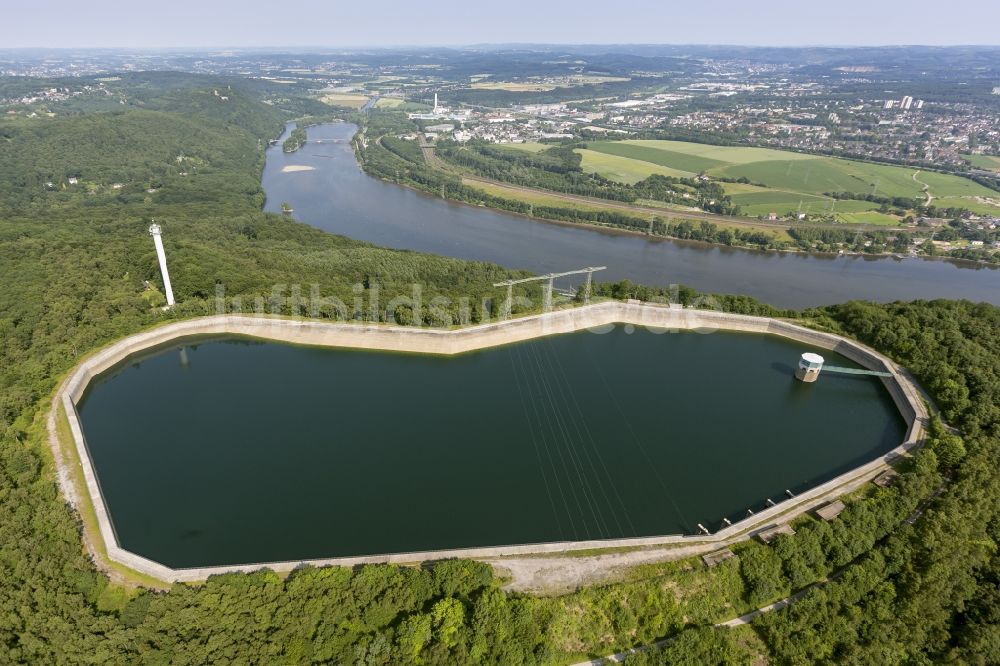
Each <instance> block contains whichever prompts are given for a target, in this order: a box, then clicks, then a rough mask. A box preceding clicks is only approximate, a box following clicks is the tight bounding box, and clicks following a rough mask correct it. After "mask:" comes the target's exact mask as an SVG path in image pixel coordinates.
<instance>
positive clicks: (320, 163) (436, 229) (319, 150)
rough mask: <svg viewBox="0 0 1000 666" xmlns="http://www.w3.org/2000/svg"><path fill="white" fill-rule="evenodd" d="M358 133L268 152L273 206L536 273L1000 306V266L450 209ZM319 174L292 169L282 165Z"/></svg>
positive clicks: (315, 137)
mask: <svg viewBox="0 0 1000 666" xmlns="http://www.w3.org/2000/svg"><path fill="white" fill-rule="evenodd" d="M356 129H357V128H356V126H355V125H352V124H349V123H332V124H326V125H320V126H317V127H311V128H309V130H308V137H309V141H308V143H306V145H305V146H304V147H303V148H302V149H300V150H299V151H298V152H296V153H292V154H286V153H284V152H282V148H281V145H280V142H279V144H278V145H275V146H272V147H271V148H270V149H269V150H268V152H267V164H266V167H265V169H264V174H263V179H262V184H263V187H264V189H265V191H266V192H267V204H266V207H265V208H266V210H268V211H272V212H280V210H281V204H282V202H285V201H287V202H289V203H291V204H292V207H293V208H294V209H295V213H294V215H295V217H296V218H297V219H299V220H301V221H302V222H305V223H307V224H310V225H313V226H315V227H318V228H320V229H323V230H326V231H329V232H332V233H336V234H343V235H345V236H349V237H351V238H355V239H359V240H365V241H369V242H372V243H375V244H377V245H381V246H385V247H392V248H401V249H408V250H418V251H421V252H432V253H437V254H443V255H448V256H452V257H459V258H462V259H475V260H482V261H492V262H496V263H499V264H502V265H504V266H507V267H510V268H523V269H527V270H530V271H534V272H537V273H545V272H552V271H565V270H573V269H576V268H582V267H585V266H595V265H602V266H607V267H608V269H607V270H606V271H604V272H602V273H600V274H599V276H598V277H599V279H601V280H618V279H625V278H627V279H630V280H633V281H635V282H642V283H646V284H651V285H667V284H671V283H680V284H686V285H689V286H691V287H694V288H696V289H699V290H701V291H709V292H719V293H735V294H746V295H749V296H753V297H755V298H758V299H760V300H762V301H765V302H767V303H771V304H773V305H777V306H781V307H796V308H799V307H808V306H815V305H827V304H831V303H840V302H843V301H847V300H851V299H867V300H873V301H881V302H888V301H894V300H914V299H921V298H922V299H931V298H951V299H957V298H967V299H969V300H972V301H988V302H990V303H994V304H998V305H1000V269H998V268H994V267H990V266H983V265H979V264H974V263H971V262H954V261H942V260H935V259H920V258H906V259H895V258H889V257H881V258H873V257H858V256H835V255H807V254H799V253H777V252H758V251H752V250H743V249H736V248H727V247H719V246H713V245H708V244H702V243H691V242H683V241H671V240H666V239H650V238H647V237H644V236H638V235H632V234H622V233H615V232H610V231H604V230H600V229H593V228H586V227H580V226H566V225H560V224H552V223H547V222H540V221H536V220H530V219H527V218H524V217H520V216H517V215H509V214H505V213H499V212H495V211H491V210H487V209H484V208H478V207H473V206H466V205H463V204H457V203H449V202H447V201H444V200H442V199H440V198H436V197H433V196H429V195H426V194H422V193H419V192H415V191H413V190H410V189H408V188H405V187H400V186H398V185H395V184H392V183H387V182H384V181H381V180H378V179H376V178H372V177H370V176H368V175H366V174H365V173H364V172H363V171H362V170H361V169H360V167H359V166H358V163H357V160H356V159H355V157H354V152H353V150H352V149H351V143H350V141H351V137H352V136H353V135H354V132H355V131H356ZM295 166H298V167H311V168H312V170H285V168H286V167H295Z"/></svg>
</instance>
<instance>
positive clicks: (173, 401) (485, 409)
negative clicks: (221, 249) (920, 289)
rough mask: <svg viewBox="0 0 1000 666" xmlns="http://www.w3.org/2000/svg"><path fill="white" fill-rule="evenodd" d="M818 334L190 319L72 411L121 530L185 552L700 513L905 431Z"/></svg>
mask: <svg viewBox="0 0 1000 666" xmlns="http://www.w3.org/2000/svg"><path fill="white" fill-rule="evenodd" d="M807 350H809V348H808V347H806V346H804V345H800V344H798V343H795V342H791V341H788V340H784V339H781V338H776V337H771V336H761V335H745V334H736V333H715V334H712V335H700V334H697V333H672V334H656V333H653V332H649V331H645V330H642V329H639V330H635V331H634V332H632V333H631V334H629V333H627V332H626V330H625V329H623V328H622V327H617V328H615V330H614V331H613V332H610V333H607V334H604V335H596V334H592V333H578V334H573V335H564V336H558V337H552V338H545V339H540V340H535V341H532V342H528V343H522V344H518V345H512V346H508V347H502V348H497V349H492V350H487V351H482V352H477V353H472V354H467V355H464V356H460V357H457V358H442V357H434V356H420V355H403V354H392V353H373V352H363V351H350V350H331V349H316V348H308V347H296V346H289V345H282V344H275V343H262V342H256V341H248V340H240V339H226V340H191V341H187V343H186V345H184V346H183V347H182V346H180V345H178V346H174V347H171V348H167V349H161V350H158V351H156V352H155V353H153V354H148V355H145V356H143V357H142V358H138V359H132V360H131V361H129V362H127V363H126V364H123V365H121V366H120V367H118V368H116V369H115V370H113V371H111V372H109V373H107V374H106V375H105V376H103V377H101V378H100V379H99V381H97V382H96V383H95V384H94V385H93V386H92V387H91V389H90V390H89V391H88V393H87V395H86V396H85V397H84V399H83V401H82V403H81V405H80V415H81V420H82V422H83V427H84V430H85V433H86V438H87V444H88V447H89V449H90V453H91V456H92V458H93V461H94V464H95V466H96V470H97V474H98V477H99V479H100V483H101V488H102V490H103V492H104V495H105V498H106V501H107V503H108V507H109V509H110V514H111V519H112V522H113V523H114V526H115V530H116V532H117V534H118V538H119V540H120V542H121V545H122V546H123V547H125V548H127V549H128V550H131V551H133V552H136V553H139V554H141V555H144V556H146V557H149V558H151V559H154V560H157V561H159V562H162V563H164V564H166V565H168V566H172V567H193V566H208V565H221V564H237V563H249V562H267V561H278V560H297V559H306V558H322V557H335V556H346V555H365V554H377V553H389V552H404V551H418V550H432V549H442V548H456V547H465V546H490V545H505V544H515V543H534V542H544V541H558V540H579V539H599V538H617V537H632V536H651V535H660V534H678V533H694V532H695V531H696V524H697V523H702V524H704V525H706V526H708V527H709V528H710V529H713V530H714V529H716V528H718V526H719V524H720V522H721V520H722V518H723V517H729V518H730V519H732V520H734V521H735V520H737V519H739V518H742V517H743V516H744V515H745V514H746V510H747V508H753V509H754V510H758V509H761V508H763V506H764V502H765V500H766V498H773V499H774V500H775V501H780V500H782V499H783V498H784V497H785V492H784V491H785V489H786V488H790V489H792V490H793V491H796V492H797V491H801V490H804V489H806V488H808V487H810V486H813V485H815V484H817V483H820V482H822V481H824V480H827V479H829V478H832V477H833V476H836V475H837V474H840V473H842V472H844V471H846V470H848V469H850V468H851V467H853V466H856V465H858V464H860V463H863V462H866V461H868V460H871V459H873V458H874V457H876V456H877V455H879V454H880V453H882V452H885V451H887V450H888V449H890V448H892V447H894V446H896V445H897V444H899V442H900V441H902V437H903V434H904V423H903V421H902V419H901V418H900V416H899V415H898V413H897V412H896V410H895V408H894V407H893V405H892V401H891V399H890V398H889V396H888V393H887V392H886V391H885V389H884V387H883V386H882V385H881V383H880V382H879V381H878V380H877V379H874V378H868V377H852V376H837V375H834V374H826V375H824V376H823V377H821V378H820V380H819V381H818V382H817V383H815V384H813V385H806V384H802V383H800V382H797V381H795V380H794V379H793V377H792V368H793V366H794V364H795V363H796V362H797V359H798V356H799V354H801V353H802V352H803V351H807ZM824 355H825V356H826V357H827V361H828V362H829V363H830V364H835V365H845V366H854V364H852V363H851V362H850V361H848V360H846V359H844V358H842V357H839V356H838V355H836V354H832V353H828V352H824Z"/></svg>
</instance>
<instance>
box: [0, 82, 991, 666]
mask: <svg viewBox="0 0 1000 666" xmlns="http://www.w3.org/2000/svg"><path fill="white" fill-rule="evenodd" d="M203 84H204V82H203V81H196V82H193V83H189V85H188V87H184V86H180V85H178V86H173V87H170V88H169V89H168V90H166V91H165V92H162V93H160V94H152V93H151V92H149V90H148V88H147V87H143V88H142V91H143V97H142V99H143V100H145V101H144V103H143V104H142V105H135V106H134V107H128V108H125V109H124V110H121V111H115V112H100V113H93V114H82V115H80V116H77V117H71V118H65V119H38V120H37V121H32V122H28V121H27V120H24V119H18V120H13V121H7V120H0V389H2V390H0V571H2V574H0V575H2V578H3V585H0V654H2V658H0V661H2V662H4V663H31V664H35V663H144V664H167V663H179V664H205V663H220V664H227V663H232V664H243V663H269V664H282V663H284V664H298V663H351V664H353V663H357V664H409V663H412V664H445V663H448V664H454V663H469V664H474V663H475V664H479V663H488V664H556V663H568V662H571V661H574V660H577V659H579V658H582V657H584V656H586V655H601V654H606V653H608V652H612V651H615V650H619V649H624V648H627V647H631V646H636V645H641V644H645V643H649V642H652V641H655V640H657V639H662V638H665V637H669V638H671V640H670V642H668V643H667V644H666V645H665V646H664V647H663V648H661V649H659V650H655V651H649V652H645V653H641V654H638V655H636V656H634V657H631V658H630V659H632V660H633V661H634V662H635V663H640V664H641V663H664V662H669V663H690V664H702V663H750V662H753V661H759V660H764V659H767V660H770V661H772V662H774V663H794V664H799V663H801V664H806V663H816V662H827V663H835V662H836V663H844V662H848V663H862V662H864V663H871V662H876V661H878V662H883V663H927V662H930V661H944V660H953V661H956V662H971V663H983V664H987V663H997V662H998V661H1000V624H998V623H1000V617H998V616H997V613H996V608H997V589H998V584H1000V560H998V559H997V553H996V542H997V538H998V536H1000V535H998V529H1000V521H998V512H997V507H998V506H1000V474H998V472H997V469H998V464H997V463H998V460H997V458H998V454H1000V360H998V359H1000V309H998V308H995V307H992V306H988V305H976V304H972V303H968V302H948V301H933V302H915V303H909V304H902V303H897V304H891V305H873V304H867V303H849V304H845V305H841V306H834V307H829V308H823V309H817V310H810V311H805V312H801V313H793V312H781V311H776V310H774V309H772V308H769V307H768V306H766V305H762V304H759V303H756V302H754V301H752V300H751V299H747V298H741V297H720V298H714V299H709V298H705V297H702V296H701V295H699V294H697V293H696V292H694V291H693V290H690V289H681V291H680V292H679V293H678V294H677V296H678V298H679V299H680V300H681V301H682V302H684V303H687V304H690V305H702V306H709V305H711V306H713V307H719V308H723V309H727V310H732V311H739V312H755V313H761V314H772V315H782V316H790V317H797V318H799V319H800V320H801V321H802V322H803V323H806V324H808V325H812V326H816V327H819V328H823V329H828V330H834V331H839V332H842V333H845V334H848V335H853V336H856V337H858V338H859V339H861V340H863V341H865V342H867V343H868V344H871V345H872V346H874V347H876V348H878V349H880V350H882V351H884V352H885V353H887V354H889V355H891V356H893V357H894V358H896V359H897V360H899V361H900V362H902V363H904V364H906V365H907V366H908V367H909V368H910V369H911V370H912V371H913V373H914V374H915V375H916V377H917V378H918V379H919V380H920V381H921V382H922V384H923V385H924V386H925V387H926V388H927V390H928V391H929V392H930V394H931V395H932V396H933V398H934V400H935V401H936V402H937V404H938V405H939V406H940V408H941V412H942V417H943V419H944V421H945V422H946V423H947V424H948V425H949V426H954V427H957V428H959V429H960V432H961V436H959V435H956V434H955V433H953V432H951V431H950V430H948V429H947V428H946V427H945V425H943V424H940V423H934V424H933V425H932V438H931V440H930V442H929V445H928V446H926V447H924V448H923V449H921V450H920V451H919V452H918V453H917V454H916V455H915V456H913V458H912V459H910V460H907V461H904V462H903V463H902V464H901V465H900V471H901V476H900V478H899V480H898V482H897V483H895V484H894V485H892V486H891V487H889V488H884V489H876V488H874V487H871V488H867V489H864V490H863V491H861V492H858V493H856V494H854V495H852V496H851V497H849V498H847V503H848V509H847V510H846V511H845V512H844V513H843V514H841V517H840V518H838V520H836V521H834V522H832V523H825V522H819V521H816V520H814V519H813V518H811V517H808V516H805V517H803V518H801V519H799V520H798V521H797V522H796V524H795V527H796V530H797V534H795V535H794V536H791V537H781V538H779V539H778V541H777V542H775V543H774V544H773V545H772V546H764V545H763V544H759V543H750V542H747V543H743V544H740V545H738V546H735V547H734V551H735V552H736V554H737V555H738V557H737V558H734V559H732V560H729V561H727V562H725V563H723V564H721V565H719V566H718V567H715V568H712V569H708V568H706V567H704V566H703V565H702V564H701V562H700V560H686V561H681V562H673V563H665V564H654V565H644V566H640V567H636V568H635V569H632V570H630V571H628V572H626V573H625V574H623V578H622V579H621V580H619V581H617V582H614V583H608V584H602V585H594V586H588V587H584V588H582V589H579V590H576V591H573V592H570V593H567V594H564V595H561V596H551V597H542V596H532V595H526V594H517V593H512V592H507V591H505V590H504V589H503V581H502V580H500V579H498V578H497V576H496V574H494V572H493V571H492V570H491V569H490V568H489V567H488V566H486V565H484V564H480V563H475V562H469V561H460V560H451V561H445V562H440V563H437V564H435V565H434V566H424V567H419V568H417V567H412V568H411V567H400V566H366V567H362V568H358V569H354V570H352V569H343V568H304V569H301V570H298V571H296V572H294V573H293V574H291V575H290V576H288V577H286V578H282V577H279V576H277V575H276V574H273V573H270V572H266V571H264V572H259V573H255V574H248V575H243V574H239V575H236V574H234V575H226V576H219V577H214V578H212V579H210V580H209V581H207V582H206V583H205V584H203V585H175V586H172V587H171V589H169V590H152V589H142V588H134V587H132V586H129V585H122V584H119V583H118V582H115V581H111V580H109V579H108V577H107V576H106V575H105V574H103V573H101V572H100V571H98V570H97V568H96V567H95V565H94V564H93V563H92V562H91V561H90V559H89V557H88V556H87V555H86V553H85V552H84V550H83V548H82V546H81V540H80V521H79V518H78V516H77V515H76V514H75V513H74V512H73V511H72V510H71V509H70V508H69V507H68V506H67V505H66V504H65V503H64V501H63V500H62V498H61V497H60V495H59V493H58V489H57V486H56V479H55V470H54V468H53V463H52V460H51V454H50V453H49V449H48V442H47V433H46V429H45V416H46V413H47V410H48V407H49V405H50V400H51V395H52V392H53V390H54V389H55V387H56V385H57V383H58V381H59V380H60V378H62V377H63V376H65V373H66V372H67V371H68V370H69V369H70V368H71V367H72V366H73V365H74V364H75V363H76V362H77V360H78V359H79V358H80V357H81V356H82V355H84V354H86V353H88V352H89V351H91V350H93V349H95V348H97V347H98V346H100V345H102V344H105V343H107V342H109V341H111V340H113V339H115V338H117V337H120V336H122V335H125V334H127V333H131V332H134V331H136V330H139V329H141V328H143V327H146V326H150V325H153V324H156V323H158V322H162V321H165V320H169V319H176V318H183V317H190V316H196V315H201V314H206V313H211V312H214V311H215V300H214V299H215V293H216V289H217V286H218V285H222V286H224V288H225V290H226V293H227V295H229V296H239V297H241V298H242V299H243V300H244V302H245V303H254V302H259V306H260V307H261V308H266V309H267V310H268V311H279V312H284V313H286V314H289V313H291V312H292V308H293V307H294V306H293V305H289V304H288V303H287V302H282V303H279V302H277V301H276V300H275V298H274V294H275V291H276V290H275V285H279V286H280V287H281V288H280V290H279V291H280V292H281V293H287V291H288V290H290V288H291V286H292V285H301V286H302V289H303V290H308V289H309V288H310V287H311V285H313V284H316V285H318V289H320V290H321V293H322V295H323V296H337V297H339V298H340V299H341V300H343V301H344V302H345V303H352V302H353V301H354V296H355V295H357V294H358V293H363V292H365V291H370V290H372V289H375V288H380V289H381V290H382V291H383V292H384V293H408V292H409V289H410V285H411V284H413V283H420V284H421V285H423V289H424V297H425V298H426V299H430V298H433V297H440V298H441V299H446V300H442V301H440V303H441V304H442V305H441V306H440V308H439V311H438V312H437V313H436V315H435V316H434V317H431V315H430V313H428V314H427V317H428V318H427V319H423V320H422V323H430V324H436V325H448V324H453V323H460V322H462V321H466V320H468V321H475V320H478V319H480V318H482V317H483V316H484V315H485V314H487V312H488V311H489V308H490V299H491V298H492V297H495V296H496V295H497V294H496V293H495V292H494V291H493V290H492V289H491V288H490V287H489V285H490V284H491V283H493V282H496V281H498V280H500V279H504V278H506V277H508V276H511V275H515V274H513V273H511V272H509V271H506V270H505V269H503V268H501V267H498V266H495V265H490V264H484V263H476V262H467V261H459V260H454V259H447V258H442V257H436V256H430V255H423V254H418V253H412V252H401V251H393V250H385V249H381V248H377V247H374V246H371V245H368V244H365V243H360V242H356V241H352V240H349V239H346V238H343V237H338V236H333V235H330V234H326V233H323V232H320V231H318V230H315V229H312V228H310V227H307V226H305V225H302V224H299V223H297V222H295V221H294V220H292V219H289V218H286V217H284V216H280V215H267V214H264V213H262V212H261V211H260V207H261V204H262V202H263V192H262V191H261V189H260V186H259V173H260V169H261V166H262V159H263V146H264V145H265V144H266V143H267V141H268V140H270V139H273V138H275V137H276V136H278V134H279V132H280V130H281V126H282V122H283V121H284V120H286V119H288V118H290V117H292V116H293V115H296V114H298V113H299V112H300V109H301V108H303V107H305V106H308V105H307V104H306V103H295V104H291V105H289V107H288V108H287V109H284V108H282V107H280V106H273V105H265V104H261V103H259V102H258V101H256V100H255V99H254V98H253V97H251V96H249V95H248V94H246V93H244V92H241V91H239V90H231V91H230V90H227V94H225V95H221V96H220V95H216V94H215V89H214V88H213V87H212V86H211V85H209V86H204V85H203ZM137 85H138V84H137ZM144 86H145V84H144ZM221 97H226V98H227V99H225V100H223V99H221ZM153 100H156V101H155V103H154V102H153ZM153 107H155V108H153ZM391 145H392V144H391V143H390V144H389V146H387V147H386V148H384V149H383V150H384V152H385V153H387V154H389V155H391V156H394V157H396V158H397V159H402V158H400V157H399V155H397V154H396V153H395V152H393V151H392V149H391ZM400 150H405V149H400ZM178 157H181V158H182V159H180V160H178ZM407 157H413V155H408V156H407ZM379 159H382V158H381V157H380V158H379ZM403 161H404V162H407V163H412V162H409V161H408V160H403ZM389 164H392V163H391V162H389ZM386 168H387V169H388V171H387V173H390V174H391V173H392V170H391V167H386ZM404 168H405V167H404ZM182 173H183V174H186V175H182ZM421 177H422V176H421ZM70 178H74V179H76V180H77V182H76V183H75V184H70V183H69V179H70ZM440 178H442V181H441V182H440V183H434V186H436V187H440V186H441V185H442V184H443V185H444V186H446V187H449V186H453V185H454V184H453V183H452V182H451V181H449V180H448V179H447V177H446V176H440ZM400 179H401V180H402V179H403V176H400ZM49 182H51V183H52V184H53V185H52V187H49V186H48V185H47V183H49ZM116 183H119V184H121V185H122V187H121V188H118V189H115V188H114V185H115V184H116ZM459 186H460V184H459ZM150 190H152V191H150ZM151 218H155V219H156V220H157V222H158V223H160V224H161V225H162V226H163V228H164V241H165V243H166V245H167V249H168V253H169V254H170V257H171V268H172V273H173V275H174V290H175V293H176V294H177V297H178V303H179V304H178V306H176V307H175V308H173V309H172V310H170V311H168V312H164V311H162V310H160V309H159V308H157V307H154V306H155V304H156V303H157V300H156V297H157V295H158V294H157V291H156V289H155V285H157V284H158V272H157V269H156V258H155V254H154V252H153V248H152V244H151V243H150V241H149V238H148V236H147V234H146V227H147V226H148V224H149V220H150V219H151ZM595 290H596V292H597V293H598V294H599V295H601V296H605V297H610V298H643V299H648V300H656V299H661V298H666V297H669V296H670V293H669V292H668V291H667V290H665V289H660V288H656V287H648V286H641V285H633V284H630V283H628V282H621V283H614V284H600V285H597V286H596V287H595ZM461 297H468V298H470V301H471V311H464V312H463V308H462V307H461V305H460V303H459V299H460V298H461ZM364 302H367V299H365V301H364ZM352 314H353V316H356V317H359V318H364V319H369V320H381V319H383V318H385V317H386V316H388V315H389V314H393V313H386V312H382V311H378V310H370V309H365V306H362V307H361V309H359V310H358V311H357V312H354V313H352ZM331 315H332V313H331V312H329V311H326V310H323V311H320V312H318V313H317V316H331ZM442 316H443V319H442ZM936 493H940V494H939V495H936ZM918 513H919V520H915V521H913V523H912V524H910V523H909V522H908V520H907V519H908V518H910V517H913V516H914V515H917V514H918ZM823 578H831V579H832V582H830V583H828V584H826V585H823V586H819V587H817V588H815V589H814V590H813V591H811V592H810V593H808V594H807V595H806V597H805V598H804V599H803V600H802V601H800V602H799V603H797V604H795V605H793V606H792V607H791V608H790V609H787V610H785V611H781V612H775V613H771V614H768V615H765V616H762V617H761V618H760V619H759V620H757V621H756V622H755V623H754V624H753V626H751V627H745V628H742V629H738V630H725V629H715V628H713V627H712V625H713V624H714V623H716V622H719V621H721V620H725V619H729V618H731V617H734V616H736V615H739V614H740V613H744V612H747V611H749V610H751V609H753V608H755V607H757V606H759V605H761V604H764V603H768V602H770V601H773V600H775V599H777V598H780V597H782V596H784V595H786V594H788V593H790V592H792V591H794V590H798V589H802V588H805V587H807V586H809V585H811V584H813V583H814V582H816V581H820V580H822V579H823Z"/></svg>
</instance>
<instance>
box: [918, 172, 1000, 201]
mask: <svg viewBox="0 0 1000 666" xmlns="http://www.w3.org/2000/svg"><path fill="white" fill-rule="evenodd" d="M917 178H918V179H920V180H921V181H923V182H924V183H927V185H929V186H930V188H931V194H933V195H934V196H935V197H942V198H943V197H992V198H994V199H998V198H1000V192H995V191H993V190H991V189H989V188H987V187H984V186H982V185H980V184H979V183H977V182H975V181H973V180H969V179H967V178H958V177H956V176H952V175H950V174H946V173H934V172H927V171H921V172H920V173H919V174H918V175H917Z"/></svg>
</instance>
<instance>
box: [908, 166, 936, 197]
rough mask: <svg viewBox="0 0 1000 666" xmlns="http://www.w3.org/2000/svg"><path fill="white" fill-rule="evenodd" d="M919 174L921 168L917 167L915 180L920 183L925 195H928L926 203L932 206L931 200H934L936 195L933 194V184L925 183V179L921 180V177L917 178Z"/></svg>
mask: <svg viewBox="0 0 1000 666" xmlns="http://www.w3.org/2000/svg"><path fill="white" fill-rule="evenodd" d="M919 174H920V169H917V170H916V171H914V172H913V182H915V183H917V184H918V185H920V191H921V192H923V193H924V196H925V197H927V201H926V202H924V203H925V205H927V206H930V205H931V202H932V201H934V195H933V194H931V186H930V185H928V184H927V183H925V182H924V181H922V180H920V179H919V178H917V176H918V175H919Z"/></svg>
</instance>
